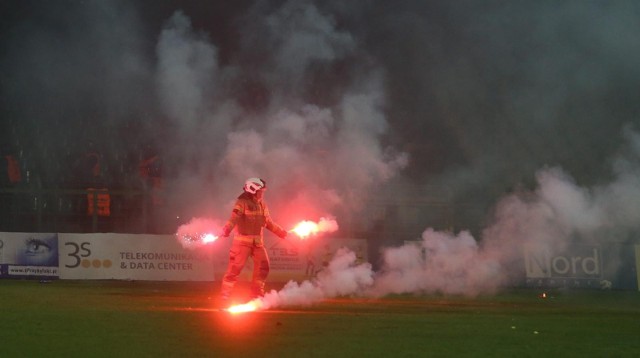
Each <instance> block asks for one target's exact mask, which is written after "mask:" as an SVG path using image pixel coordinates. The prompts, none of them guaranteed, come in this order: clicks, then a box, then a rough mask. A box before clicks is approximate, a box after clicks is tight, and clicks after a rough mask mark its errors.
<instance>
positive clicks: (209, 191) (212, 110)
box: [157, 0, 407, 226]
mask: <svg viewBox="0 0 640 358" xmlns="http://www.w3.org/2000/svg"><path fill="white" fill-rule="evenodd" d="M261 11H262V10H260V8H259V7H257V8H256V9H254V12H251V13H250V14H249V15H247V17H248V18H246V19H245V21H246V25H247V26H245V27H243V28H246V29H247V31H246V32H245V33H243V34H241V37H242V39H241V41H240V43H241V44H243V45H242V46H245V47H246V48H243V56H251V54H252V53H253V52H255V51H256V49H263V50H264V52H260V54H261V56H264V57H263V58H262V60H261V61H260V62H259V63H258V64H256V66H250V67H247V66H246V65H245V64H244V63H243V61H246V60H247V59H243V58H242V56H241V58H239V59H238V60H237V62H233V61H232V62H230V63H228V64H224V65H222V64H220V63H219V61H218V59H217V56H218V51H217V50H216V46H215V45H214V44H213V43H211V42H210V41H209V40H208V39H207V37H206V36H205V35H203V34H197V33H196V31H195V30H194V29H193V28H192V26H191V23H190V20H189V18H188V17H186V16H185V15H184V14H183V13H181V12H177V13H175V14H174V15H173V16H172V18H171V19H170V20H169V21H168V22H167V23H166V24H165V26H164V29H163V31H162V34H161V35H160V38H159V42H158V45H157V55H158V67H157V78H158V80H157V83H158V86H159V87H158V88H159V91H158V93H159V95H160V98H161V102H162V103H163V108H164V109H165V114H166V115H167V116H168V117H169V118H170V119H171V120H172V122H173V125H174V126H175V131H176V132H177V133H178V134H179V136H178V137H177V138H178V141H179V142H177V143H172V144H174V145H173V146H172V147H171V151H169V153H167V155H168V156H170V157H172V158H176V159H178V160H177V162H180V163H183V164H182V165H179V168H180V169H179V174H178V175H177V176H176V180H175V181H173V182H171V183H169V184H168V187H169V188H170V190H169V191H170V192H171V193H174V196H173V197H172V198H171V203H170V204H169V205H173V206H175V207H185V208H187V209H185V210H191V211H192V212H191V213H190V214H192V216H200V215H202V214H207V215H210V214H213V215H216V216H225V217H226V215H227V212H226V210H228V206H229V203H230V202H232V201H233V199H235V196H236V195H237V194H238V193H239V191H240V190H239V189H240V188H241V187H242V183H243V181H244V180H245V179H246V178H248V177H254V176H258V177H261V178H263V179H265V180H266V181H267V185H268V186H269V188H270V189H269V191H268V195H267V200H268V201H269V203H270V206H271V208H272V210H271V211H272V213H273V214H274V216H275V217H276V218H280V220H279V221H284V222H285V223H284V225H285V226H288V225H290V224H292V223H294V222H296V221H299V220H301V219H304V218H305V217H318V216H322V215H326V214H327V213H330V212H332V211H333V210H335V209H336V208H337V207H339V206H340V207H355V206H357V205H359V204H360V203H361V201H362V199H363V198H365V193H366V192H367V191H368V190H369V189H370V188H372V187H373V186H375V185H377V184H380V183H382V182H384V181H386V180H388V179H389V178H391V177H393V176H394V175H395V174H396V173H397V172H398V170H399V169H401V168H402V167H404V166H405V165H406V163H407V157H406V155H405V154H403V153H400V152H396V151H394V150H392V149H388V148H385V147H383V145H382V144H381V137H382V136H383V135H384V134H385V133H386V131H387V127H388V123H387V120H386V117H385V115H384V112H383V107H384V105H385V99H384V80H383V76H382V75H381V71H379V70H377V69H376V68H375V67H372V66H369V67H371V68H370V69H368V70H362V69H360V70H358V71H357V75H356V74H355V73H354V75H350V78H342V79H340V80H341V83H340V86H338V85H336V88H335V90H334V91H333V92H331V93H330V95H331V98H332V99H330V100H329V99H328V98H324V97H327V96H328V95H327V96H324V97H322V98H320V97H315V96H309V91H310V90H312V89H313V82H312V81H311V79H312V78H313V76H315V73H316V72H317V71H319V70H322V71H330V70H331V68H332V66H334V64H335V63H337V62H340V61H342V62H344V61H346V59H348V58H349V56H353V55H354V54H355V53H356V52H357V51H358V47H357V44H356V43H355V42H354V41H353V39H352V37H351V35H350V34H349V33H348V32H345V31H341V30H338V29H337V28H336V25H335V22H334V20H333V18H332V17H331V16H328V15H327V14H323V13H321V12H320V10H319V9H318V8H317V7H316V6H315V5H314V4H313V2H311V1H306V0H305V1H288V2H285V3H284V4H282V6H280V7H277V8H274V9H268V10H265V11H266V13H262V12H261ZM258 12H260V13H259V14H258ZM252 86H253V87H252ZM246 87H249V88H248V89H247V88H246ZM254 87H256V88H257V89H255V88H254ZM247 91H248V92H247ZM245 92H247V93H248V95H247V94H246V93H245ZM242 96H248V97H249V98H248V99H243V98H242ZM271 193H273V194H271Z"/></svg>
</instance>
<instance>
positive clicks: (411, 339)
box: [0, 280, 640, 357]
mask: <svg viewBox="0 0 640 358" xmlns="http://www.w3.org/2000/svg"><path fill="white" fill-rule="evenodd" d="M217 287H218V284H212V283H176V282H124V281H53V282H50V283H39V282H38V281H27V280H25V281H17V280H0V307H1V308H2V316H3V317H2V326H1V327H2V328H0V356H2V357H63V356H64V357H539V356H541V355H544V356H547V357H549V356H551V357H637V356H640V337H639V336H640V293H638V292H629V291H624V292H623V291H547V296H548V297H547V298H541V297H539V295H540V294H541V293H542V291H540V290H525V289H523V290H510V291H508V292H503V293H500V294H496V295H492V296H481V297H475V298H464V297H451V296H438V295H431V296H419V297H417V296H404V295H402V296H392V297H386V298H383V299H362V298H339V299H331V300H326V301H324V302H322V303H320V304H316V305H313V306H306V307H281V308H277V309H272V310H267V311H259V312H251V313H246V314H240V315H231V314H229V313H227V312H224V311H219V310H216V309H214V307H213V306H214V303H215V300H211V299H210V297H212V296H213V295H215V294H216V293H217ZM273 288H275V289H278V288H279V287H277V286H276V287H273Z"/></svg>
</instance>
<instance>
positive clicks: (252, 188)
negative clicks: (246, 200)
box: [244, 178, 267, 194]
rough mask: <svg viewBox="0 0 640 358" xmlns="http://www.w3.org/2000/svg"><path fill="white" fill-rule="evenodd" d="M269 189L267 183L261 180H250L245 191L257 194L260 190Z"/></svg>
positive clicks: (245, 184) (246, 183)
mask: <svg viewBox="0 0 640 358" xmlns="http://www.w3.org/2000/svg"><path fill="white" fill-rule="evenodd" d="M266 187H267V183H266V182H265V181H264V180H262V179H260V178H249V179H247V181H246V182H245V183H244V191H246V192H247V193H251V194H255V193H257V192H258V190H260V189H265V188H266Z"/></svg>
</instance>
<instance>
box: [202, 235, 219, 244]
mask: <svg viewBox="0 0 640 358" xmlns="http://www.w3.org/2000/svg"><path fill="white" fill-rule="evenodd" d="M216 240H218V237H217V236H216V235H214V234H206V235H204V236H202V242H203V243H205V244H208V243H210V242H214V241H216Z"/></svg>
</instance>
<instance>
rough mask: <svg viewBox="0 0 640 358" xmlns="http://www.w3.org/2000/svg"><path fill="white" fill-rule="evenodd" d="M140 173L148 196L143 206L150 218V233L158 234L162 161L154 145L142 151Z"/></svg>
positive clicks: (162, 200)
mask: <svg viewBox="0 0 640 358" xmlns="http://www.w3.org/2000/svg"><path fill="white" fill-rule="evenodd" d="M138 173H139V175H140V179H141V181H142V188H143V190H144V191H145V193H146V194H147V195H145V201H144V203H143V205H145V206H146V208H147V210H148V213H149V216H148V228H147V229H148V231H150V232H157V231H158V230H159V228H158V227H157V224H156V222H162V219H161V218H159V216H161V214H162V211H161V208H162V207H163V204H164V199H163V190H162V189H163V180H162V159H161V158H160V155H159V154H158V151H157V150H156V149H155V146H153V145H150V144H149V145H146V146H145V148H144V149H143V151H142V155H141V161H140V164H139V165H138Z"/></svg>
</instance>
